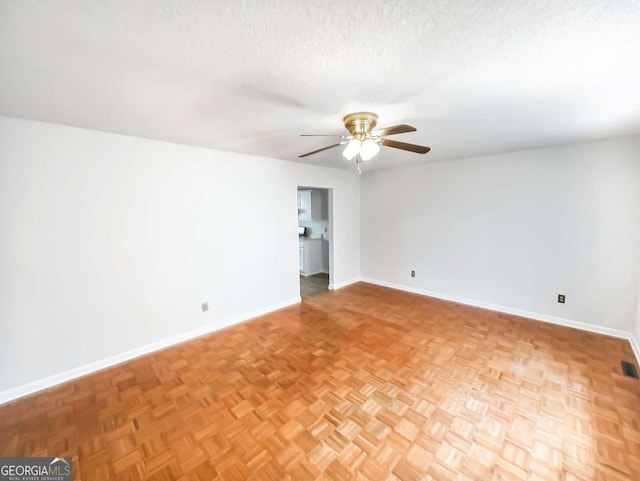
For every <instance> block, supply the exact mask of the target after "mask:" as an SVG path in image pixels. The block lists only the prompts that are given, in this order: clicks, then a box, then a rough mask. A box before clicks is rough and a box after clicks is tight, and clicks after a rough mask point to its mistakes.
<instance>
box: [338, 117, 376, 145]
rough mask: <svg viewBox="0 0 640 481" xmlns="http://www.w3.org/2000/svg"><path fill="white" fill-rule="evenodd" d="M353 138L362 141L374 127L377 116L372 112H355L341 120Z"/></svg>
mask: <svg viewBox="0 0 640 481" xmlns="http://www.w3.org/2000/svg"><path fill="white" fill-rule="evenodd" d="M342 121H343V122H344V126H345V128H346V129H347V130H348V131H349V133H350V134H351V135H352V136H353V138H356V139H360V140H363V139H364V138H365V137H366V136H367V134H369V133H371V131H372V130H373V129H374V128H375V127H376V125H377V123H378V116H377V115H376V114H374V113H372V112H356V113H353V114H349V115H347V116H345V117H344V119H342Z"/></svg>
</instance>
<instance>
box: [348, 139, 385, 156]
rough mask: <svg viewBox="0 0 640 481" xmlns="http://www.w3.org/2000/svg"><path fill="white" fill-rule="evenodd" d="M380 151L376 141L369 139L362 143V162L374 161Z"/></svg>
mask: <svg viewBox="0 0 640 481" xmlns="http://www.w3.org/2000/svg"><path fill="white" fill-rule="evenodd" d="M345 150H346V149H345ZM379 150H380V146H379V145H378V143H377V142H376V141H375V140H373V139H367V140H365V141H364V142H362V147H361V148H360V157H362V160H369V159H372V158H373V157H375V155H376V154H377V153H378V151H379Z"/></svg>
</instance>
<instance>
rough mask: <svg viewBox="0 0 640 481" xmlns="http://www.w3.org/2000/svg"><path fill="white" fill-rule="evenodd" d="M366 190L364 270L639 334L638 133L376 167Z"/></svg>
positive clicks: (420, 287)
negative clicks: (560, 296)
mask: <svg viewBox="0 0 640 481" xmlns="http://www.w3.org/2000/svg"><path fill="white" fill-rule="evenodd" d="M361 195H362V197H361V205H362V209H361V216H362V218H361V222H362V227H361V235H362V244H361V255H362V258H361V262H362V275H363V277H364V278H369V279H373V280H375V281H382V282H384V283H387V284H393V285H398V286H401V287H403V288H408V289H412V290H417V291H422V292H431V293H437V294H440V295H443V296H444V297H453V298H459V299H464V300H467V301H468V300H470V301H473V302H474V303H476V304H485V305H493V306H498V307H507V308H513V309H515V310H519V311H525V312H528V313H537V314H541V315H543V316H549V317H555V318H562V319H568V320H572V321H577V322H581V323H587V324H594V325H597V326H600V327H604V328H610V329H620V330H625V331H627V332H632V331H634V330H635V332H636V333H637V334H638V335H639V337H640V326H639V325H636V326H635V327H634V324H635V323H636V321H635V319H636V315H637V304H638V286H639V282H640V137H638V136H636V137H628V138H623V139H617V140H610V141H602V142H592V143H583V144H575V145H569V146H563V147H557V148H548V149H539V150H531V151H526V152H516V153H509V154H502V155H493V156H486V157H478V158H471V159H465V160H458V161H453V162H443V163H434V164H423V165H419V166H413V167H406V168H403V169H397V170H391V171H379V172H371V173H367V174H366V175H363V179H362V184H361ZM412 269H415V270H416V274H417V275H416V277H415V278H411V277H410V275H409V272H410V270H412ZM558 293H562V294H565V295H566V296H567V302H566V304H564V305H562V304H558V303H557V300H556V295H557V294H558ZM637 322H638V323H639V324H640V321H637Z"/></svg>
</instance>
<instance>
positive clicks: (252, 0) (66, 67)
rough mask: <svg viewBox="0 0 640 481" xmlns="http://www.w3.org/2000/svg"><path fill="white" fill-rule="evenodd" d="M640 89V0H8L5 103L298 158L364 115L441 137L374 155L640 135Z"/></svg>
mask: <svg viewBox="0 0 640 481" xmlns="http://www.w3.org/2000/svg"><path fill="white" fill-rule="evenodd" d="M639 85H640V1H638V0H633V1H625V0H610V1H589V0H582V1H563V0H526V1H516V0H512V1H504V0H493V1H489V0H487V1H478V0H468V1H462V0H458V1H452V0H448V1H429V2H427V1H412V2H409V1H388V0H387V1H385V0H372V1H367V2H361V1H349V2H345V1H344V0H340V1H334V0H323V1H300V0H264V1H261V0H231V1H224V0H219V1H211V0H174V1H168V0H127V1H108V2H106V1H96V0H76V1H72V0H67V1H60V0H58V1H56V0H47V1H44V2H43V1H41V0H35V1H30V0H15V1H8V0H0V114H1V115H7V116H14V117H22V118H27V119H34V120H43V121H48V122H56V123H62V124H68V125H74V126H79V127H86V128H91V129H97V130H103V131H108V132H118V133H124V134H129V135H135V136H140V137H148V138H153V139H160V140H167V141H172V142H179V143H184V144H190V145H199V146H205V147H213V148H218V149H226V150H232V151H237V152H244V153H249V154H258V155H265V156H270V157H276V158H281V159H287V160H299V159H297V155H298V154H301V153H304V152H307V151H310V150H314V149H317V148H319V147H322V146H324V145H327V144H329V143H332V142H331V140H332V139H329V140H328V139H323V138H321V137H320V138H308V137H306V138H301V137H299V135H298V134H300V133H316V132H319V133H337V134H340V133H344V132H346V131H344V130H343V127H342V123H341V119H342V117H343V116H344V115H345V114H347V113H349V112H352V111H357V110H370V111H374V112H376V113H378V114H379V116H380V121H379V125H380V126H387V125H392V124H396V123H400V122H402V123H409V124H413V125H415V126H416V127H417V128H418V132H414V133H409V134H402V135H398V136H395V137H394V139H396V140H401V141H405V142H413V143H422V144H426V145H429V146H431V148H432V151H431V152H430V153H429V154H427V155H424V156H422V155H418V154H413V153H409V152H402V151H397V150H394V149H390V148H383V149H382V151H381V152H380V154H379V155H378V156H377V157H376V158H374V159H373V160H371V161H369V163H368V165H367V168H386V167H393V166H397V165H404V164H408V163H413V162H433V161H440V160H451V159H456V158H461V157H468V156H475V155H482V154H490V153H498V152H506V151H512V150H519V149H526V148H531V147H541V146H546V145H555V144H560V143H565V142H573V141H579V140H585V139H593V138H603V137H611V136H618V135H625V134H631V133H638V132H640V88H638V86H639ZM303 160H304V161H305V162H310V163H317V164H321V165H328V166H342V167H345V168H353V165H352V164H351V163H349V162H347V161H345V160H344V159H342V157H341V156H340V150H338V149H333V150H329V151H326V152H323V153H320V154H317V155H314V156H311V157H308V158H305V159H303Z"/></svg>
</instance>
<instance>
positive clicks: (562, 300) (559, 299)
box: [558, 294, 565, 304]
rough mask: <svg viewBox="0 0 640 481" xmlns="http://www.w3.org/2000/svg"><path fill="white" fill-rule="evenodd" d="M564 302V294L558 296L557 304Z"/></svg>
mask: <svg viewBox="0 0 640 481" xmlns="http://www.w3.org/2000/svg"><path fill="white" fill-rule="evenodd" d="M564 301H565V296H564V294H558V302H559V303H560V304H564Z"/></svg>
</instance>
